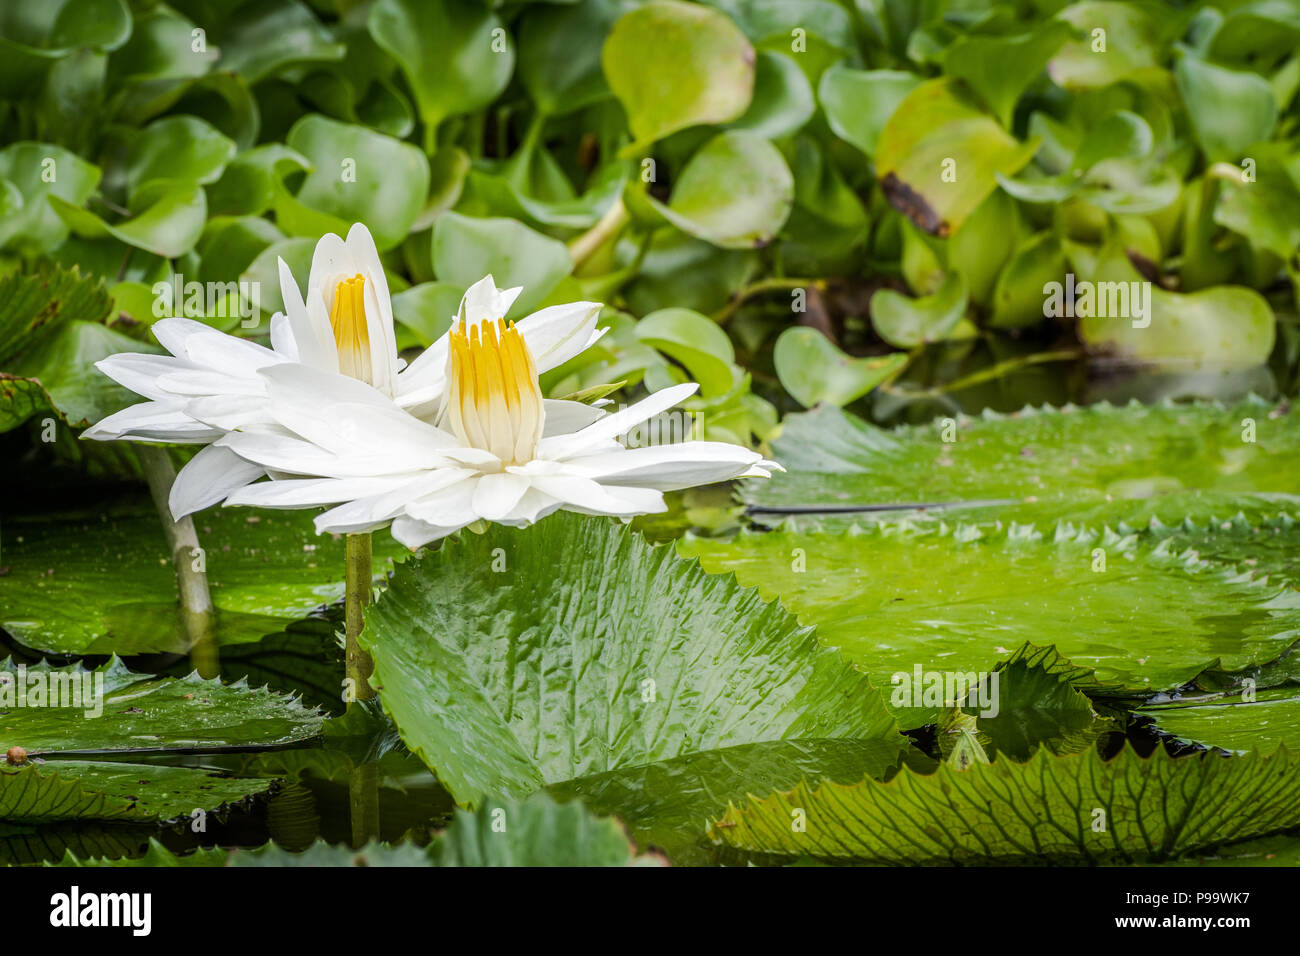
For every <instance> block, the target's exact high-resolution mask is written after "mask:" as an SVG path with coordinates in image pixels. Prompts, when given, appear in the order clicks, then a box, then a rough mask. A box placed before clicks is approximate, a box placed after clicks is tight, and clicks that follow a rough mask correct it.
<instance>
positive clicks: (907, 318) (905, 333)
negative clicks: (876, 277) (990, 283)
mask: <svg viewBox="0 0 1300 956" xmlns="http://www.w3.org/2000/svg"><path fill="white" fill-rule="evenodd" d="M968 301H969V293H968V291H967V288H966V279H965V277H964V276H962V275H960V274H958V273H953V274H951V275H949V276H948V278H947V279H945V280H944V283H943V285H941V286H940V287H939V288H938V289H937V290H935V292H934V293H933V294H932V295H926V296H921V297H919V298H915V299H913V298H909V297H907V296H905V295H903V294H901V293H898V292H895V291H893V290H892V289H881V290H880V291H878V292H876V293H875V295H873V296H872V297H871V324H872V326H873V327H874V328H875V330H876V334H877V335H879V336H880V337H881V338H882V339H884V340H885V341H886V342H888V343H889V344H890V345H892V346H894V347H895V348H900V349H910V348H915V347H916V346H918V345H922V344H924V343H926V342H939V341H942V340H943V339H946V338H950V337H952V336H953V335H954V332H955V330H957V328H958V323H959V322H961V320H962V316H964V315H965V314H966V305H967V302H968Z"/></svg>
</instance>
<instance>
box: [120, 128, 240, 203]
mask: <svg viewBox="0 0 1300 956" xmlns="http://www.w3.org/2000/svg"><path fill="white" fill-rule="evenodd" d="M234 155H235V144H234V142H233V141H232V140H230V139H227V138H226V137H225V136H223V135H221V133H219V132H218V131H217V130H216V129H214V128H213V127H212V126H210V125H209V124H207V123H205V122H204V121H203V120H201V119H198V118H197V117H194V116H168V117H164V118H163V119H160V120H155V121H154V122H152V123H150V124H149V125H148V126H146V127H145V128H144V129H143V130H141V131H140V133H139V135H137V136H134V137H132V139H131V142H130V145H129V146H128V147H127V155H126V188H127V193H128V194H129V195H134V194H135V193H136V191H137V190H138V189H139V188H140V187H141V186H143V185H145V184H146V183H148V182H150V181H151V180H155V179H173V180H178V181H180V182H187V183H204V184H206V183H212V182H215V181H216V180H217V179H219V178H220V177H221V173H222V171H223V170H224V169H225V168H226V164H227V163H228V162H230V160H231V158H232V157H233V156H234Z"/></svg>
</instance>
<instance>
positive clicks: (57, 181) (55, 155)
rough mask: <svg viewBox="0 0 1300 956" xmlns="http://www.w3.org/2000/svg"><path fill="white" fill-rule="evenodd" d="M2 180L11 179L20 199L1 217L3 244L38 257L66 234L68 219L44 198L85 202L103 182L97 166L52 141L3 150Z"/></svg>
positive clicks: (0, 152) (0, 161)
mask: <svg viewBox="0 0 1300 956" xmlns="http://www.w3.org/2000/svg"><path fill="white" fill-rule="evenodd" d="M0 179H4V180H8V182H10V183H12V184H13V186H14V187H16V189H17V190H18V193H19V195H20V196H21V198H22V204H21V205H20V206H18V207H16V208H10V209H9V210H8V211H7V212H6V214H5V215H4V216H3V217H0V249H4V250H8V251H11V252H17V253H20V254H22V255H24V256H37V255H41V254H43V253H47V252H50V251H52V250H53V249H55V248H56V247H57V246H58V245H60V244H61V243H62V242H63V240H64V239H65V238H67V235H68V226H67V224H66V223H65V222H64V221H63V220H62V219H61V218H59V216H58V214H57V213H56V212H55V211H54V209H53V208H52V207H51V206H50V204H49V202H48V201H47V200H46V198H45V197H46V196H57V197H58V198H60V199H63V200H66V201H67V202H69V203H71V204H72V205H74V206H80V205H82V204H83V203H84V202H85V201H86V200H87V199H89V198H90V194H91V193H92V192H93V191H94V189H95V186H96V185H97V184H98V183H99V168H98V167H96V166H93V165H91V164H90V163H88V162H86V161H85V160H84V159H82V158H81V157H79V156H77V155H76V154H75V153H72V152H69V151H68V150H66V149H64V148H63V147H61V146H55V145H53V144H51V143H14V144H12V145H11V146H6V147H5V148H4V149H2V150H0Z"/></svg>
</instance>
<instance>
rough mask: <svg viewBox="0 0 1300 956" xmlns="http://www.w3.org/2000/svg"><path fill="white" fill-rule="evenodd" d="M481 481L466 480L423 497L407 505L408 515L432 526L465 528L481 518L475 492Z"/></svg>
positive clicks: (472, 478)
mask: <svg viewBox="0 0 1300 956" xmlns="http://www.w3.org/2000/svg"><path fill="white" fill-rule="evenodd" d="M479 480H480V479H479V478H477V477H470V478H466V479H464V480H462V481H459V482H457V483H456V484H453V485H449V486H447V487H446V488H441V489H439V490H437V491H434V492H432V493H430V494H426V495H423V496H421V497H420V498H417V499H415V500H413V501H411V502H409V503H408V504H407V505H406V509H405V510H406V514H408V515H410V516H411V517H412V518H418V519H419V520H420V521H424V522H426V523H428V524H432V525H439V526H443V527H449V528H451V527H455V528H463V527H464V526H465V525H467V524H470V523H472V522H474V521H477V520H478V519H479V517H481V516H480V515H479V514H478V512H476V511H475V510H474V492H475V490H476V489H477V487H478V483H479Z"/></svg>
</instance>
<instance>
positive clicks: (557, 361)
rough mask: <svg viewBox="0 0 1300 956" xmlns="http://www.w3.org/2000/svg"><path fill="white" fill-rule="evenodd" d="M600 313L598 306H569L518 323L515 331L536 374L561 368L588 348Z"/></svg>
mask: <svg viewBox="0 0 1300 956" xmlns="http://www.w3.org/2000/svg"><path fill="white" fill-rule="evenodd" d="M600 310H601V305H600V303H599V302H569V303H566V304H565V305H553V306H551V307H550V308H546V309H542V310H541V311H540V312H534V313H533V314H532V315H530V316H528V317H527V318H524V319H520V320H519V322H518V323H517V327H518V329H519V332H520V334H521V335H522V336H523V337H524V341H525V342H527V343H528V351H530V352H531V353H532V354H533V361H534V362H536V363H537V371H538V372H539V373H541V372H546V371H549V370H550V369H553V368H555V367H556V366H558V365H562V364H564V363H565V362H567V361H568V360H569V359H571V358H573V357H574V356H575V355H578V354H579V353H580V352H582V351H583V350H584V349H586V348H587V347H588V346H589V345H591V344H592V342H594V341H595V339H593V338H592V335H593V333H594V332H595V329H596V319H597V318H598V317H599V316H600ZM597 337H598V336H597Z"/></svg>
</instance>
